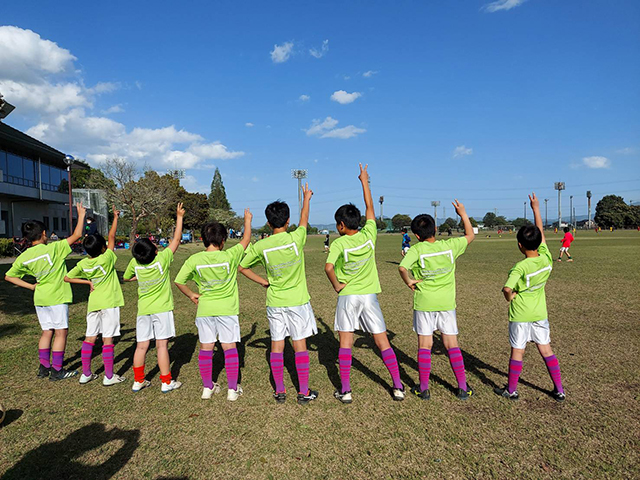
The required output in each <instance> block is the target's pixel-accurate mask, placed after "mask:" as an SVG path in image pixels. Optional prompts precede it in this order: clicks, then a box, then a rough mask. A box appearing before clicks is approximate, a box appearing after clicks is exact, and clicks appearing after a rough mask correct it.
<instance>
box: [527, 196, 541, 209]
mask: <svg viewBox="0 0 640 480" xmlns="http://www.w3.org/2000/svg"><path fill="white" fill-rule="evenodd" d="M529 203H530V204H531V210H536V209H538V208H540V200H538V197H536V194H535V192H531V195H529Z"/></svg>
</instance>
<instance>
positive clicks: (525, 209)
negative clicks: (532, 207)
mask: <svg viewBox="0 0 640 480" xmlns="http://www.w3.org/2000/svg"><path fill="white" fill-rule="evenodd" d="M524 219H525V220H526V219H527V202H524ZM525 223H526V222H525Z"/></svg>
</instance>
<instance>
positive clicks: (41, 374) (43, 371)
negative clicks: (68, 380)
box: [37, 364, 51, 378]
mask: <svg viewBox="0 0 640 480" xmlns="http://www.w3.org/2000/svg"><path fill="white" fill-rule="evenodd" d="M50 373H51V368H47V367H45V366H44V365H42V364H40V368H38V375H37V377H38V378H47V377H48V376H49V374H50Z"/></svg>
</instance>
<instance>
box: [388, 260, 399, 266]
mask: <svg viewBox="0 0 640 480" xmlns="http://www.w3.org/2000/svg"><path fill="white" fill-rule="evenodd" d="M386 263H390V264H391V265H400V262H392V261H391V260H387V262H386Z"/></svg>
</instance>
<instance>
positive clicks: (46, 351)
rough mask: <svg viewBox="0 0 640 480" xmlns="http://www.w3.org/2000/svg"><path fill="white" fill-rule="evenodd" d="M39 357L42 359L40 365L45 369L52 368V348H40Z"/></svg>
mask: <svg viewBox="0 0 640 480" xmlns="http://www.w3.org/2000/svg"><path fill="white" fill-rule="evenodd" d="M38 357H39V359H40V365H42V366H43V367H44V368H51V362H50V361H49V358H51V349H50V348H40V349H39V350H38Z"/></svg>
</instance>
